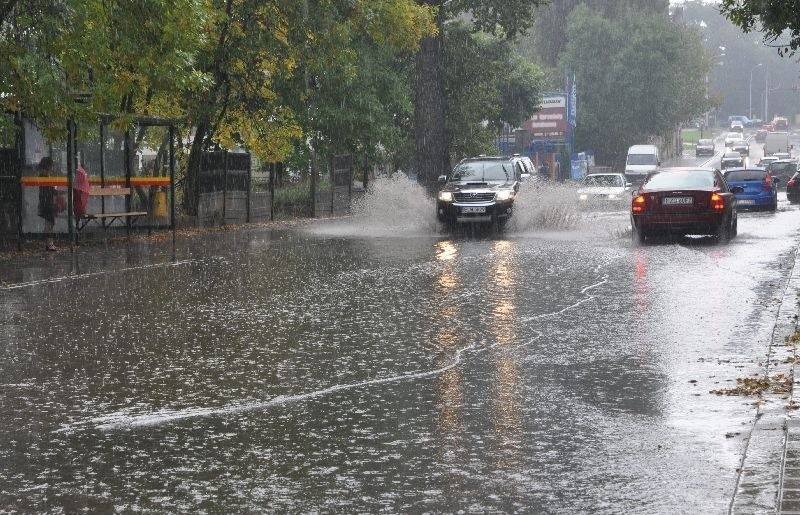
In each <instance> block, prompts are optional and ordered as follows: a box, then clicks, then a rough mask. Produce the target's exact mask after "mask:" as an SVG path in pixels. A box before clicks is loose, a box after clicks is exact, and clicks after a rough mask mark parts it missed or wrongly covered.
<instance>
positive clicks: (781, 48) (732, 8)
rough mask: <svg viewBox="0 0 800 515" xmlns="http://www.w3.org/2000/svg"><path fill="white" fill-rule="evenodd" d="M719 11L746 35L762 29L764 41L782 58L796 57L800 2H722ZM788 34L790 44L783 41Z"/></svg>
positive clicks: (798, 42) (799, 41) (799, 29)
mask: <svg viewBox="0 0 800 515" xmlns="http://www.w3.org/2000/svg"><path fill="white" fill-rule="evenodd" d="M720 12H722V14H723V15H724V16H726V17H727V18H728V19H730V20H731V21H732V22H733V23H734V25H736V26H738V27H739V28H741V29H742V30H743V31H744V32H745V33H748V32H751V31H754V30H761V31H762V32H763V33H764V41H765V42H767V43H769V44H771V45H774V46H775V47H777V49H778V53H779V54H781V55H788V54H793V53H794V52H796V51H797V49H798V47H800V0H783V1H780V2H775V1H772V2H764V1H763V0H722V3H721V4H720ZM787 32H788V42H782V41H781V40H782V39H784V41H785V37H786V33H787Z"/></svg>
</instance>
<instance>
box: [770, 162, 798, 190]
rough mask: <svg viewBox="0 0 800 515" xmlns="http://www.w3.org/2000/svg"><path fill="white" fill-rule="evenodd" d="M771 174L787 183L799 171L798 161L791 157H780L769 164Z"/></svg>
mask: <svg viewBox="0 0 800 515" xmlns="http://www.w3.org/2000/svg"><path fill="white" fill-rule="evenodd" d="M767 170H769V173H770V175H772V176H773V177H775V178H776V179H778V180H780V182H781V183H783V184H786V183H787V182H789V179H791V178H792V176H793V175H794V174H795V172H797V163H795V162H794V161H793V160H790V159H778V160H775V161H773V162H771V163H769V164H768V165H767Z"/></svg>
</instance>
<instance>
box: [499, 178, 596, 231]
mask: <svg viewBox="0 0 800 515" xmlns="http://www.w3.org/2000/svg"><path fill="white" fill-rule="evenodd" d="M575 197H576V194H575V188H574V187H573V186H571V185H568V184H555V183H553V184H542V185H536V186H532V185H528V184H523V185H522V188H521V189H520V192H519V194H518V195H517V199H516V201H515V202H514V216H513V217H512V218H511V221H510V223H509V229H510V230H513V231H515V232H527V231H535V230H553V229H559V230H563V229H575V228H577V227H578V225H579V222H580V220H581V214H580V212H579V211H578V209H577V206H576V202H575V201H576V198H575Z"/></svg>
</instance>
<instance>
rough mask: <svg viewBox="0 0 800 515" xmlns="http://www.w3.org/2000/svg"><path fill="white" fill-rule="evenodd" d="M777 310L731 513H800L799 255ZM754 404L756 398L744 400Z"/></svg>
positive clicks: (796, 255) (796, 253)
mask: <svg viewBox="0 0 800 515" xmlns="http://www.w3.org/2000/svg"><path fill="white" fill-rule="evenodd" d="M794 257H795V259H794V265H793V269H792V272H791V274H790V277H789V279H788V281H787V283H786V286H785V289H784V294H783V298H782V301H781V307H780V309H779V311H778V314H777V317H776V320H775V327H774V329H773V333H772V340H771V344H770V348H769V352H768V356H767V359H766V361H765V363H764V367H763V370H764V372H763V377H765V378H768V379H769V385H770V386H769V388H768V389H767V390H766V391H765V392H764V393H762V395H761V396H760V397H759V398H758V399H757V400H755V401H754V404H756V405H757V406H758V412H757V415H756V417H755V421H754V423H753V425H752V426H751V428H750V430H749V434H748V435H747V436H746V438H747V450H746V452H745V455H744V458H743V460H742V466H741V469H740V471H739V472H740V474H739V479H738V481H737V487H736V490H735V493H734V497H733V499H732V500H731V505H730V509H729V512H730V513H776V512H777V513H782V514H800V410H798V408H800V383H799V382H798V381H797V378H796V376H795V373H794V371H795V360H796V355H797V354H796V344H797V343H798V342H797V337H796V336H795V335H796V333H797V330H798V314H799V313H800V304H799V301H800V254H798V252H797V249H795V256H794ZM745 399H746V402H753V401H752V399H753V397H747V398H745Z"/></svg>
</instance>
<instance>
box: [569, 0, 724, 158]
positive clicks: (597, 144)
mask: <svg viewBox="0 0 800 515" xmlns="http://www.w3.org/2000/svg"><path fill="white" fill-rule="evenodd" d="M567 38H568V41H569V42H568V44H567V47H566V51H565V53H564V55H563V66H564V67H566V68H569V69H573V70H575V74H576V77H577V84H578V95H579V109H578V119H577V128H576V139H577V146H578V147H579V148H591V149H594V150H595V152H596V155H597V156H598V159H599V161H600V162H610V163H618V162H620V161H621V160H622V159H623V158H624V155H625V151H626V149H627V147H628V146H630V145H632V144H635V143H642V142H645V141H646V140H647V138H648V137H649V136H658V135H663V134H666V133H668V132H669V131H670V130H672V129H673V128H674V127H676V126H677V125H678V124H679V123H684V122H688V121H690V120H691V119H692V118H694V117H696V116H698V115H700V114H702V113H703V112H704V111H705V110H706V109H707V107H708V101H707V100H706V98H705V75H706V74H707V73H708V71H709V69H710V66H711V59H710V56H709V55H708V54H707V53H706V52H705V51H704V49H703V47H702V44H701V41H700V38H699V36H698V34H697V33H696V32H695V31H694V30H693V29H690V28H687V27H684V26H681V25H676V24H673V23H670V22H669V20H668V19H666V18H665V17H664V16H660V15H647V14H643V13H631V14H630V15H628V16H624V17H622V18H614V19H609V18H605V17H604V16H602V15H601V14H600V13H598V12H596V11H593V10H592V9H590V8H588V7H586V6H580V7H578V8H576V9H575V10H574V11H573V12H572V14H571V15H570V17H569V22H568V26H567ZM608 49H614V51H613V52H609V51H608Z"/></svg>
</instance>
